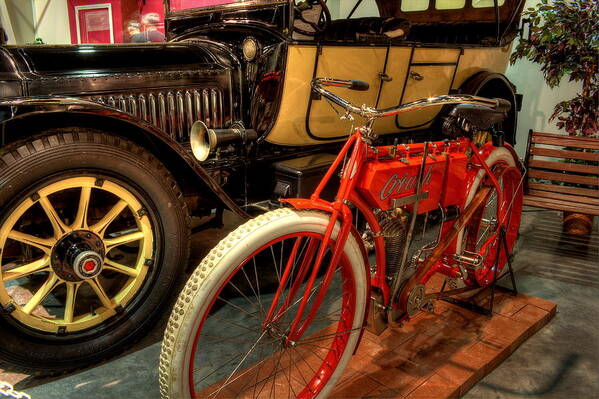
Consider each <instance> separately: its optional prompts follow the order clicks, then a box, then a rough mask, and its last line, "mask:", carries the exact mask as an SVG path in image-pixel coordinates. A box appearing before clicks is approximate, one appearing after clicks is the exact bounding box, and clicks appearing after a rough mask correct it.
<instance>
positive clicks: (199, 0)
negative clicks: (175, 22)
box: [169, 0, 272, 12]
mask: <svg viewBox="0 0 599 399" xmlns="http://www.w3.org/2000/svg"><path fill="white" fill-rule="evenodd" d="M268 2H271V3H272V0H248V1H235V0H169V10H170V11H171V12H173V11H180V10H189V9H192V8H205V7H215V6H220V5H225V4H243V3H247V4H256V3H268Z"/></svg>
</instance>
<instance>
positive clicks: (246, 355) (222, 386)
mask: <svg viewBox="0 0 599 399" xmlns="http://www.w3.org/2000/svg"><path fill="white" fill-rule="evenodd" d="M264 335H266V331H264V332H263V333H262V334H261V335H260V337H258V339H257V340H256V342H255V343H254V344H253V345H252V347H251V348H250V350H249V351H248V352H247V353H246V354H245V356H244V357H243V358H242V359H241V360H240V361H239V363H238V364H237V366H236V367H235V368H234V369H233V371H232V372H231V374H229V377H227V379H226V380H225V382H224V383H223V384H222V385H221V387H220V388H219V389H218V391H216V395H218V394H219V393H220V391H222V390H223V388H224V387H226V386H227V385H230V384H232V383H233V382H234V381H236V380H237V379H239V378H240V377H242V376H243V375H244V374H245V373H242V374H241V375H239V376H237V377H235V379H233V380H232V381H231V382H229V380H230V379H231V377H233V375H234V374H235V373H236V372H237V370H239V368H240V367H241V365H242V364H243V362H245V359H247V358H248V356H249V355H250V354H251V353H252V352H253V351H254V349H256V346H257V345H258V344H259V343H260V341H261V340H262V338H264ZM208 396H212V394H210V395H208Z"/></svg>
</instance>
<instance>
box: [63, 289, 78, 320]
mask: <svg viewBox="0 0 599 399" xmlns="http://www.w3.org/2000/svg"><path fill="white" fill-rule="evenodd" d="M78 289H79V283H67V299H66V302H65V304H64V321H65V323H72V322H73V317H74V316H75V300H76V298H77V290H78Z"/></svg>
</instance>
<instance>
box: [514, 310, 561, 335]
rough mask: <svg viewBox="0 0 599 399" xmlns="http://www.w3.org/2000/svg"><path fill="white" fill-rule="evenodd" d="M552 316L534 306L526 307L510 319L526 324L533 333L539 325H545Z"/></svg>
mask: <svg viewBox="0 0 599 399" xmlns="http://www.w3.org/2000/svg"><path fill="white" fill-rule="evenodd" d="M552 316H553V315H552V314H550V313H549V312H548V311H546V310H544V309H541V308H539V307H536V306H534V305H526V306H525V307H523V308H522V309H520V311H519V312H517V313H515V314H514V316H512V319H514V320H516V321H519V322H522V323H526V324H527V325H529V326H530V328H531V329H532V330H533V332H534V331H536V330H537V329H538V327H539V326H540V325H541V324H545V323H546V322H547V321H548V320H549V319H550V318H551V317H552Z"/></svg>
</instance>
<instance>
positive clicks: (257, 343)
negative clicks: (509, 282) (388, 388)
mask: <svg viewBox="0 0 599 399" xmlns="http://www.w3.org/2000/svg"><path fill="white" fill-rule="evenodd" d="M325 86H336V87H345V88H348V89H354V90H366V89H368V85H367V84H366V83H364V82H360V81H343V80H336V79H328V78H316V79H314V80H313V82H312V87H313V89H314V91H315V92H317V93H319V94H320V95H322V96H323V97H324V98H326V99H328V100H329V101H331V102H333V103H335V104H337V105H338V106H340V107H342V108H343V109H344V110H345V111H346V114H345V116H344V117H347V118H351V117H352V114H357V115H360V116H361V117H363V118H364V119H365V120H366V123H365V124H364V126H361V127H358V128H356V129H355V131H354V132H353V134H351V135H350V136H349V138H348V140H347V142H346V143H345V145H344V146H343V148H342V149H341V151H340V152H339V155H338V156H337V158H336V160H335V161H334V162H333V164H332V165H331V167H330V169H329V170H328V172H327V173H326V175H325V176H324V178H323V179H322V181H321V182H320V184H319V185H318V187H317V188H316V190H315V191H314V193H313V194H312V196H311V197H310V199H285V200H282V201H283V202H285V203H286V204H287V205H289V207H286V208H281V209H277V210H274V211H271V212H268V213H266V214H263V215H261V216H259V217H257V218H255V219H252V220H250V221H248V222H247V223H245V224H243V225H242V226H240V227H239V228H237V229H236V230H234V231H233V232H231V233H230V234H229V235H228V236H227V237H226V238H225V239H224V240H222V241H221V242H220V243H219V244H218V246H217V247H215V248H214V249H213V250H212V251H211V252H210V253H209V254H208V256H206V257H205V258H204V260H203V261H202V262H201V263H200V265H199V266H198V267H197V269H196V270H195V272H194V273H193V275H192V276H191V278H190V279H189V281H188V282H187V285H186V286H185V288H184V289H183V291H182V292H181V294H180V296H179V299H178V301H177V303H176V305H175V307H174V309H173V313H172V314H171V317H170V320H169V323H168V326H167V330H166V333H165V337H164V341H163V345H162V353H161V360H160V386H161V392H162V395H163V396H164V397H166V398H182V397H185V398H187V397H194V398H195V397H201V398H219V397H226V398H230V397H252V398H261V397H274V398H280V397H297V398H314V397H319V398H323V397H326V396H327V394H329V393H330V392H331V390H332V389H333V387H334V385H335V383H336V381H337V380H338V379H339V377H340V376H341V374H342V373H343V370H344V368H345V366H346V365H347V364H348V362H349V361H350V359H351V356H352V354H353V353H354V352H355V350H356V348H357V346H358V345H359V343H360V338H361V335H362V332H363V329H364V328H365V326H366V319H367V316H368V319H369V320H371V321H372V320H374V322H372V323H371V324H375V326H374V328H377V329H379V330H380V329H382V328H385V326H386V325H387V324H393V325H398V324H400V323H401V322H404V321H405V320H407V319H409V318H410V317H412V316H413V315H414V314H416V313H417V312H419V311H421V310H427V309H430V308H431V307H432V304H433V301H434V300H436V299H439V298H444V297H448V296H451V295H456V294H461V293H464V292H466V291H469V290H473V289H478V288H480V287H486V286H489V285H490V284H492V283H494V282H495V281H496V279H497V277H498V276H499V275H500V274H501V272H502V270H503V268H504V266H505V264H506V263H507V262H508V257H509V255H510V253H511V251H512V248H513V247H514V244H515V242H516V240H517V236H518V229H519V226H520V217H521V211H522V170H523V169H522V167H521V164H520V162H519V160H518V158H517V156H516V154H515V152H514V150H513V148H512V147H511V146H510V145H509V144H507V143H504V142H503V137H502V133H501V131H500V130H499V129H498V128H497V125H498V124H499V123H500V122H501V121H502V120H503V118H504V117H505V112H507V111H508V110H509V107H510V104H509V102H507V101H504V100H501V99H487V98H482V97H475V96H467V95H459V96H458V95H448V96H440V97H433V98H427V99H423V100H419V101H415V102H412V103H409V104H405V105H401V106H398V107H394V108H389V109H383V110H378V109H374V108H371V107H367V106H362V107H358V106H355V105H354V104H351V103H350V102H348V101H346V100H344V99H343V98H341V97H339V96H337V95H336V94H334V93H332V92H331V91H329V90H327V89H325V88H324V87H325ZM443 104H458V105H456V106H455V107H454V108H453V109H452V111H451V112H450V113H449V116H448V117H447V118H446V121H445V124H444V131H445V133H446V134H448V135H449V136H451V137H452V139H449V140H445V141H436V142H424V143H418V144H409V145H406V144H399V145H397V144H395V145H390V146H374V145H373V142H374V140H375V139H376V138H377V137H376V136H375V135H374V134H373V132H372V126H373V123H374V121H375V120H376V119H377V118H379V117H385V116H391V115H396V114H398V113H402V112H408V111H411V110H414V109H419V108H422V107H428V106H435V105H443ZM489 133H490V136H491V138H492V140H491V141H488V140H487V139H486V137H489ZM337 173H339V176H340V181H339V187H338V190H337V195H336V197H335V199H334V201H332V202H330V201H326V200H324V199H322V198H321V193H322V192H323V189H324V188H325V186H327V184H329V183H330V181H331V179H332V178H333V177H334V176H335V175H336V174H337ZM431 211H436V214H437V215H440V217H441V225H440V228H439V233H438V237H437V239H436V241H435V242H433V243H432V244H429V245H426V246H424V247H422V248H419V249H418V250H416V251H415V253H414V254H413V256H409V255H410V244H411V243H412V241H413V240H412V237H413V236H414V230H415V225H416V220H417V218H418V215H422V214H427V215H428V213H429V212H431ZM356 215H360V216H361V217H363V218H364V220H365V222H366V223H363V224H361V225H360V224H359V229H360V231H358V228H356V225H355V218H356ZM370 246H372V247H373V249H374V255H373V256H370V257H369V251H368V249H369V248H368V247H370ZM371 258H373V259H374V264H373V263H372V262H371V261H370V259H371ZM435 274H441V275H443V276H445V277H446V278H449V279H450V281H451V282H452V284H450V287H449V290H447V291H442V292H428V291H427V289H426V288H425V287H426V285H427V282H429V280H430V279H431V277H432V276H433V275H435ZM369 305H370V306H369ZM369 309H370V310H369ZM369 311H370V312H371V314H370V315H368V312H369Z"/></svg>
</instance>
